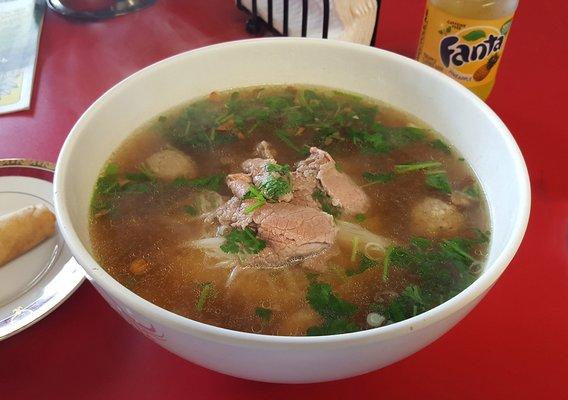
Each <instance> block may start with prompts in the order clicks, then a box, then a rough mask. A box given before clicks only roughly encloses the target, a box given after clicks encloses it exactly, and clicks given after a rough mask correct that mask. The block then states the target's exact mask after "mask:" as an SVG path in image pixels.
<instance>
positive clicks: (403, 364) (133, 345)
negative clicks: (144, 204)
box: [0, 0, 568, 400]
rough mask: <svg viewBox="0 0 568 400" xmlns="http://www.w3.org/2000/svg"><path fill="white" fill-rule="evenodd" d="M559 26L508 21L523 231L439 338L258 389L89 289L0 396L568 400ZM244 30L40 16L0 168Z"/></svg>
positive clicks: (163, 5) (558, 6) (8, 359)
mask: <svg viewBox="0 0 568 400" xmlns="http://www.w3.org/2000/svg"><path fill="white" fill-rule="evenodd" d="M423 8H424V0H405V1H404V2H402V1H398V0H383V7H382V10H381V11H382V12H381V19H380V27H379V31H378V41H377V46H378V47H381V48H384V49H388V50H392V51H395V52H397V53H401V54H404V55H408V56H413V55H414V52H415V48H416V44H417V39H418V34H419V30H420V24H421V19H422V13H423ZM566 15H568V2H565V1H563V0H547V1H521V4H520V6H519V9H518V11H517V14H516V17H515V21H514V23H513V28H512V30H511V36H510V38H509V41H508V44H507V50H506V51H505V55H504V58H503V61H502V63H501V67H500V71H499V75H498V78H497V84H496V86H495V89H494V91H493V93H492V95H491V97H490V99H489V102H488V103H489V105H490V106H491V107H492V108H493V109H494V110H495V111H496V112H497V114H498V115H499V116H500V117H501V118H502V119H503V121H504V122H505V123H506V124H507V126H508V127H509V128H510V130H511V131H512V133H513V135H514V136H515V138H516V140H517V141H518V143H519V145H520V147H521V149H522V151H523V153H524V156H525V159H526V161H527V164H528V168H529V172H530V176H531V183H532V195H533V203H532V213H531V219H530V223H529V227H528V231H527V234H526V236H525V240H524V242H523V244H522V245H521V248H520V250H519V252H518V253H517V255H516V257H515V259H514V260H513V262H512V263H511V264H510V266H509V268H508V269H507V270H506V271H505V273H504V274H503V276H502V277H501V278H500V280H499V281H498V282H497V284H496V285H495V286H494V288H493V289H492V290H491V291H490V293H489V294H488V295H487V296H486V297H485V299H484V300H483V301H482V302H481V303H480V304H479V305H478V306H477V308H476V309H475V310H474V311H473V312H471V314H469V316H467V317H466V318H465V319H464V320H463V321H462V322H461V323H459V324H458V325H457V326H456V327H455V328H454V329H452V330H451V331H450V332H449V333H447V334H446V335H445V336H443V337H442V338H441V339H439V340H438V341H436V342H435V343H433V344H432V345H430V346H428V347H427V348H425V349H424V350H422V351H420V352H418V353H416V354H414V355H413V356H411V357H408V358H406V359H405V360H403V361H400V362H398V363H396V364H394V365H391V366H389V367H386V368H384V369H382V370H379V371H375V372H372V373H369V374H366V375H363V376H360V377H356V378H351V379H346V380H342V381H337V382H329V383H322V384H313V385H276V384H266V383H257V382H251V381H246V380H241V379H237V378H232V377H229V376H225V375H221V374H219V373H216V372H213V371H209V370H207V369H205V368H202V367H199V366H197V365H193V364H191V363H189V362H187V361H184V360H182V359H181V358H179V357H177V356H175V355H173V354H171V353H169V352H168V351H166V350H164V349H162V348H161V347H159V346H157V345H156V344H154V343H153V342H151V341H150V340H148V339H146V338H145V337H144V336H143V335H141V334H139V333H138V332H137V331H135V330H134V329H133V328H132V327H130V326H129V325H128V324H127V323H126V322H125V321H124V320H122V318H121V317H120V316H119V315H118V314H116V313H115V312H114V311H113V310H112V309H111V308H110V307H109V306H108V305H107V304H106V303H105V301H104V300H103V299H102V298H101V297H100V296H99V295H98V294H97V292H96V291H95V290H94V289H93V288H92V286H91V285H90V284H89V283H84V284H83V285H82V287H81V288H79V290H77V292H76V293H75V294H74V295H73V296H72V297H71V298H70V299H69V300H67V302H66V303H64V304H63V305H62V306H61V307H59V308H58V309H57V310H56V311H54V312H53V313H52V314H50V315H49V316H48V317H46V318H45V319H43V320H42V321H40V322H39V323H37V324H36V325H35V326H33V327H31V328H29V329H27V330H25V331H23V332H21V333H19V334H17V335H16V336H14V337H12V338H10V339H8V340H6V341H3V342H1V343H0V398H2V399H17V398H22V399H24V398H26V399H27V398H30V399H32V398H33V399H38V398H49V399H51V398H57V399H61V398H85V399H90V398H93V399H121V398H128V399H150V398H192V399H201V398H207V399H217V398H219V399H221V398H235V399H241V398H242V399H248V400H251V399H256V398H258V399H268V398H270V399H293V398H310V399H319V398H321V399H335V398H347V397H348V396H349V397H350V398H356V397H360V398H371V397H372V398H384V399H387V398H388V399H391V398H401V399H406V398H408V399H410V398H425V399H442V398H448V399H455V398H461V399H481V398H484V399H521V398H523V399H524V398H526V399H536V398H547V399H553V398H554V399H561V398H562V399H565V398H568V389H566V386H565V385H566V379H567V378H568V312H567V311H566V309H567V304H568V301H567V300H568V252H567V248H568V181H567V178H566V175H567V172H568V168H566V165H567V164H566V163H567V160H568V158H567V157H566V155H567V154H568V130H567V128H566V126H567V114H568V111H567V110H566V105H567V102H566V98H567V92H568V90H567V89H568V84H567V78H566V76H567V75H566V60H567V59H568V57H567V56H566V51H567V50H568V44H567V39H566V29H565V26H566ZM245 20H246V17H245V15H244V14H242V13H241V12H239V11H238V10H237V9H236V8H235V5H234V3H233V2H232V1H230V0H214V1H213V0H209V1H182V0H178V1H175V0H169V1H168V0H158V2H157V4H156V5H154V6H153V7H151V8H148V9H146V10H143V11H140V12H138V13H134V14H131V15H127V16H124V17H120V18H116V19H113V20H109V21H105V22H97V23H78V22H71V21H68V20H65V19H63V18H61V17H59V16H57V15H55V14H53V13H52V12H48V13H47V14H46V18H45V23H44V27H43V33H42V39H41V44H40V49H39V60H38V67H37V72H36V78H35V84H34V93H33V99H32V106H31V110H30V111H25V112H19V113H14V114H9V115H6V116H0V158H6V157H26V158H34V159H44V160H49V161H55V160H56V158H57V154H58V152H59V150H60V148H61V145H62V144H63V141H64V140H65V137H66V136H67V133H68V132H69V130H70V129H71V127H72V125H73V124H74V122H75V121H76V120H77V118H78V117H79V116H80V115H81V113H82V112H83V111H85V109H86V108H87V107H88V106H89V105H90V104H91V103H92V102H93V101H94V100H95V99H96V98H97V97H99V96H100V95H101V94H103V93H104V92H105V91H106V90H107V89H108V88H110V87H111V86H112V85H114V84H115V83H117V82H119V81H120V80H122V79H123V78H125V77H127V76H128V75H130V74H131V73H133V72H135V71H137V70H138V69H140V68H143V67H145V66H147V65H149V64H151V63H154V62H155V61H158V60H161V59H163V58H165V57H169V56H171V55H174V54H176V53H179V52H183V51H186V50H190V49H194V48H196V47H200V46H205V45H208V44H212V43H218V42H223V41H229V40H236V39H242V38H249V37H250V35H249V34H247V33H246V32H245V30H244V23H245ZM354 73H356V69H354ZM502 206H503V207H506V206H507V205H506V204H503V205H502Z"/></svg>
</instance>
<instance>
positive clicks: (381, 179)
mask: <svg viewBox="0 0 568 400" xmlns="http://www.w3.org/2000/svg"><path fill="white" fill-rule="evenodd" d="M363 178H364V179H365V180H366V181H367V182H369V183H366V184H364V185H361V187H365V186H370V185H374V184H375V183H387V182H390V181H392V180H393V179H394V173H393V172H387V173H374V172H364V173H363Z"/></svg>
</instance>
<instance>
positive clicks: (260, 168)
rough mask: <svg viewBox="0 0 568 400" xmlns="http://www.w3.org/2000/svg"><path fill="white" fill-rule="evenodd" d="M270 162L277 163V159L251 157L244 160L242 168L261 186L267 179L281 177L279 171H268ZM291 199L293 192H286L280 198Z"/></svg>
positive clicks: (282, 199)
mask: <svg viewBox="0 0 568 400" xmlns="http://www.w3.org/2000/svg"><path fill="white" fill-rule="evenodd" d="M269 164H276V160H274V159H273V158H251V159H249V160H245V161H243V164H242V168H243V170H244V171H245V172H247V173H249V174H250V176H251V178H252V181H253V183H254V184H255V185H256V186H258V187H260V186H261V185H262V184H263V183H265V182H266V181H267V180H269V179H271V178H274V177H276V178H278V177H280V174H278V173H275V172H268V171H267V166H268V165H269ZM290 200H292V193H286V194H284V195H282V196H280V197H279V198H278V201H286V202H287V201H290Z"/></svg>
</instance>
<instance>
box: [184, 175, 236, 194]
mask: <svg viewBox="0 0 568 400" xmlns="http://www.w3.org/2000/svg"><path fill="white" fill-rule="evenodd" d="M225 177H226V176H225V175H223V174H217V175H210V176H204V177H201V178H195V179H187V178H185V177H182V176H180V177H178V178H176V179H174V181H173V185H174V186H177V187H182V186H190V187H193V188H198V189H209V190H212V191H214V192H218V191H219V189H220V188H221V185H222V184H223V182H225Z"/></svg>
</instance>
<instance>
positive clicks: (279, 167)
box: [266, 163, 290, 175]
mask: <svg viewBox="0 0 568 400" xmlns="http://www.w3.org/2000/svg"><path fill="white" fill-rule="evenodd" d="M266 170H267V171H268V172H276V173H279V174H280V175H286V174H289V173H290V166H289V165H288V164H274V163H270V164H268V165H267V166H266Z"/></svg>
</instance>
